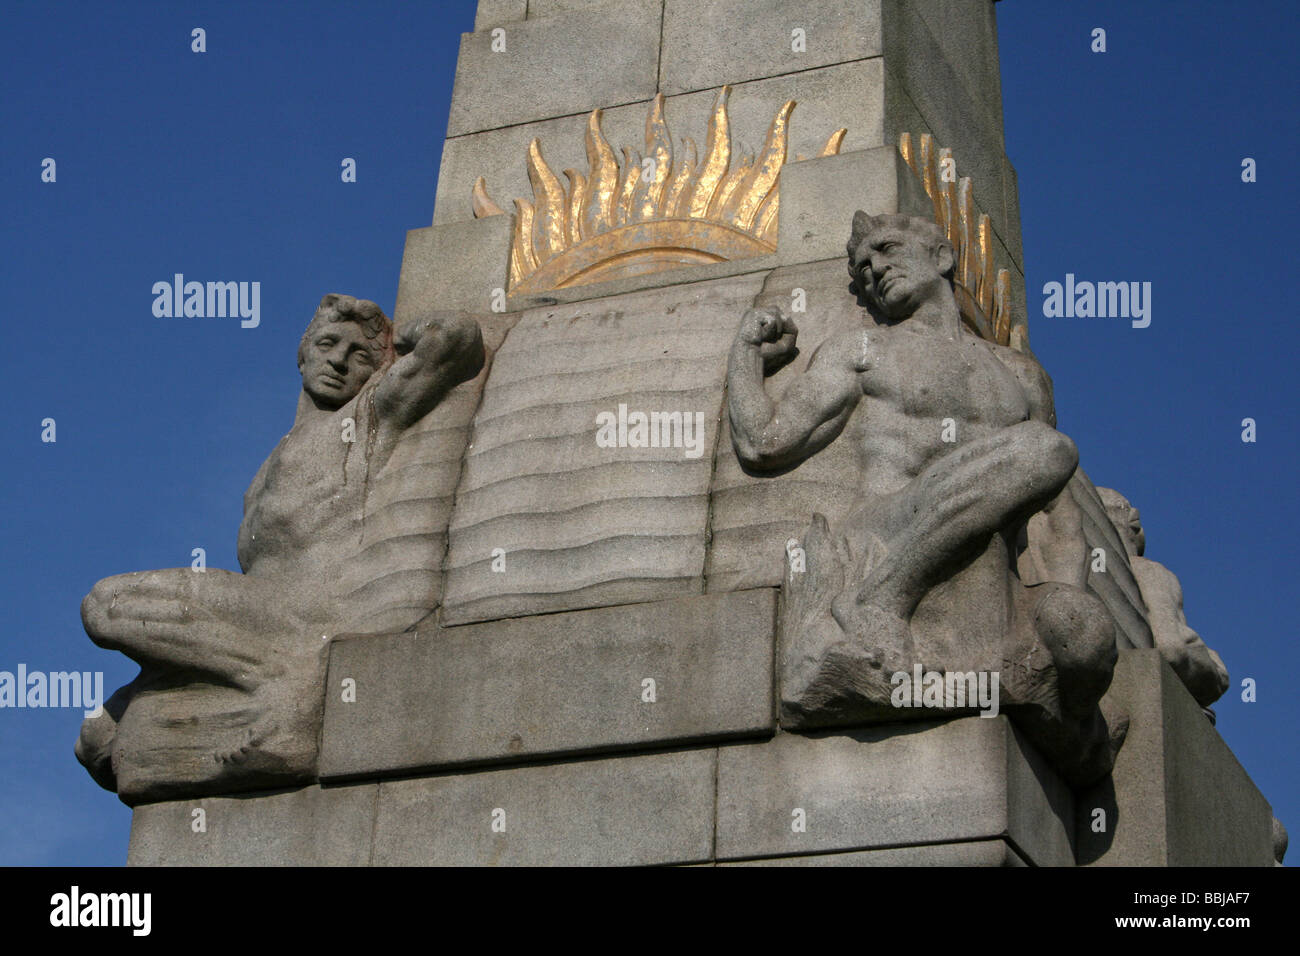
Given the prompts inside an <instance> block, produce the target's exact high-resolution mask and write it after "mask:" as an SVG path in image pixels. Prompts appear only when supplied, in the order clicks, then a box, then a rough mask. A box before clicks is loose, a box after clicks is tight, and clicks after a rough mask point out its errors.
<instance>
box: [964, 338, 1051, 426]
mask: <svg viewBox="0 0 1300 956" xmlns="http://www.w3.org/2000/svg"><path fill="white" fill-rule="evenodd" d="M981 342H982V343H983V345H984V346H985V347H986V348H988V350H989V351H990V352H992V353H993V355H994V357H995V358H997V359H998V361H1000V362H1001V363H1002V364H1003V365H1004V366H1005V367H1006V368H1007V369H1008V370H1009V371H1010V372H1011V373H1012V374H1013V375H1015V377H1016V380H1017V381H1018V382H1019V383H1020V387H1021V388H1023V389H1024V391H1025V396H1026V397H1027V398H1028V399H1029V404H1030V407H1031V408H1032V409H1033V410H1034V414H1033V417H1034V418H1035V419H1038V420H1040V421H1045V422H1048V423H1049V424H1051V425H1052V426H1053V427H1055V425H1056V401H1055V398H1054V397H1053V394H1052V377H1051V376H1050V375H1048V374H1047V369H1045V368H1043V366H1042V364H1040V363H1039V361H1038V359H1036V358H1034V357H1033V356H1032V355H1029V354H1027V353H1025V352H1021V351H1018V350H1016V349H1013V348H1010V347H1008V346H1006V345H998V344H997V343H996V342H988V341H984V340H981Z"/></svg>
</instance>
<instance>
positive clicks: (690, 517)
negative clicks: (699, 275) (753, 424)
mask: <svg viewBox="0 0 1300 956" xmlns="http://www.w3.org/2000/svg"><path fill="white" fill-rule="evenodd" d="M760 281H761V280H760V279H759V278H756V277H739V278H734V279H727V280H719V281H717V282H713V283H697V284H693V285H690V286H677V287H673V288H671V289H670V290H669V291H667V292H665V291H652V292H644V293H636V294H632V295H627V296H620V297H617V298H610V299H604V300H602V301H601V302H600V304H599V307H598V308H593V307H591V306H590V305H587V304H581V303H580V304H576V305H569V306H555V307H552V308H539V309H533V310H529V311H528V312H525V313H523V315H522V316H521V318H520V319H519V323H518V324H517V325H516V326H515V328H514V330H513V331H512V332H511V334H510V336H509V337H508V338H507V339H506V342H505V344H504V345H503V346H502V348H501V350H500V351H499V352H498V353H497V354H496V356H495V358H494V360H493V367H492V375H491V377H490V379H489V381H488V385H487V388H486V389H485V390H484V393H483V401H482V404H481V406H480V408H479V410H478V413H477V415H476V416H475V418H474V431H473V435H472V438H471V446H470V450H469V452H468V454H467V455H466V458H465V467H464V471H463V473H462V476H461V480H460V484H459V487H458V489H457V498H456V511H455V514H454V516H453V518H452V523H451V529H450V549H449V552H448V556H447V589H446V594H445V598H444V607H443V617H442V620H443V622H444V623H446V624H460V623H468V622H472V621H476V620H491V619H493V618H499V617H515V616H519V615H523V614H539V613H543V612H551V611H562V610H572V609H577V608H582V607H598V606H602V605H612V604H621V603H633V602H640V601H648V600H658V599H663V598H668V597H674V596H683V595H687V594H698V593H700V592H702V591H703V572H704V546H705V539H706V533H707V526H708V490H709V482H710V478H711V475H712V461H713V449H714V446H715V444H716V442H717V435H718V419H719V416H720V414H721V408H722V388H723V382H724V374H723V369H724V365H725V362H726V347H727V341H728V340H729V338H730V327H731V326H732V324H733V322H734V316H736V315H737V314H739V313H740V312H742V311H744V309H745V308H747V307H748V305H749V303H750V302H752V301H753V298H754V295H755V293H756V292H757V291H758V288H759V282H760ZM620 409H622V411H621V412H620ZM632 413H638V414H644V415H647V416H649V415H650V414H652V413H653V414H655V415H663V414H672V413H680V418H679V419H678V423H679V425H680V426H681V427H680V428H679V429H678V430H677V431H675V432H674V431H672V428H671V427H670V428H669V434H668V436H667V442H668V443H669V444H671V445H674V446H675V447H632V443H633V441H634V440H638V441H639V440H643V439H645V438H646V437H648V436H647V435H644V434H639V433H637V432H636V431H635V430H634V424H635V423H634V422H633V421H632V420H631V418H630V416H631V415H632ZM604 415H609V416H611V417H612V418H611V419H603V418H601V417H599V416H604ZM620 416H624V417H623V418H620ZM611 420H612V421H613V422H614V424H613V425H612V426H610V425H608V423H609V422H610V421H611ZM624 421H626V423H627V424H628V425H631V426H633V427H632V428H625V427H624V426H623V424H620V423H621V422H624ZM688 421H689V423H690V426H691V428H692V432H691V433H690V434H687V433H686V431H685V426H686V424H687V422H688ZM602 422H604V423H606V428H607V430H606V431H604V432H598V428H600V427H601V426H602ZM659 423H660V425H661V426H662V425H663V420H662V419H661V420H659ZM701 425H702V427H703V431H702V433H701V432H700V426H701ZM670 426H671V423H670ZM662 431H663V429H662V427H661V428H660V429H657V430H656V436H655V437H657V438H659V439H660V444H661V445H662V444H663V441H664V440H663V436H662ZM598 434H601V435H603V436H604V437H602V439H601V440H602V441H604V440H605V439H606V438H610V437H611V436H612V439H613V440H614V441H615V442H616V443H617V442H619V441H620V440H621V439H620V436H622V440H625V443H626V445H627V447H602V445H601V444H598V441H597V438H598ZM688 438H689V439H690V441H689V442H688V441H687V439H688ZM497 549H499V550H500V551H502V552H504V554H503V555H502V556H501V557H503V560H504V571H493V570H492V567H493V561H494V551H496V550H497Z"/></svg>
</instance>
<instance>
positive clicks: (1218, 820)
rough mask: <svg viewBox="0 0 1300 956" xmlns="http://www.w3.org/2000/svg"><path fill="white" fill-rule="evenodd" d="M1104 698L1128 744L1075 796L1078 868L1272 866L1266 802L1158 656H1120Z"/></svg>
mask: <svg viewBox="0 0 1300 956" xmlns="http://www.w3.org/2000/svg"><path fill="white" fill-rule="evenodd" d="M1107 696H1108V697H1110V698H1113V699H1115V700H1116V702H1117V703H1118V704H1119V706H1121V707H1123V708H1124V709H1125V710H1126V711H1127V712H1128V714H1129V732H1128V738H1127V739H1126V740H1125V742H1124V747H1123V749H1122V750H1120V752H1119V756H1118V757H1117V758H1116V761H1115V766H1114V769H1113V770H1112V771H1111V773H1110V775H1109V776H1107V777H1106V778H1104V779H1102V780H1101V781H1099V782H1098V783H1097V784H1095V785H1094V786H1092V787H1090V788H1087V789H1084V790H1082V791H1080V792H1079V793H1078V796H1077V799H1076V807H1077V812H1078V824H1077V828H1078V829H1077V833H1078V837H1077V839H1078V848H1079V863H1080V864H1081V865H1096V866H1271V865H1272V864H1273V862H1274V859H1275V856H1274V837H1273V812H1272V810H1271V808H1270V807H1269V805H1268V801H1267V800H1265V799H1264V797H1263V795H1262V794H1261V793H1260V792H1259V790H1258V789H1257V788H1256V787H1255V785H1254V783H1252V782H1251V779H1250V777H1249V776H1248V775H1247V773H1246V771H1245V770H1244V769H1242V766H1241V764H1240V763H1238V762H1237V758H1236V757H1235V756H1233V753H1232V751H1231V750H1230V749H1229V748H1228V745H1227V744H1226V743H1224V742H1223V738H1222V737H1220V736H1219V732H1218V731H1217V730H1215V728H1214V725H1213V724H1211V723H1210V721H1209V720H1207V719H1206V716H1205V714H1204V712H1203V711H1202V710H1201V708H1200V706H1199V705H1198V704H1197V703H1196V701H1195V700H1194V699H1193V698H1192V695H1191V694H1189V693H1188V692H1187V689H1186V688H1185V687H1184V686H1183V684H1182V681H1180V680H1179V679H1178V676H1177V675H1176V674H1174V672H1173V671H1172V670H1171V669H1170V668H1169V665H1168V664H1167V663H1165V661H1164V660H1163V659H1162V657H1161V655H1160V652H1159V651H1158V650H1155V649H1153V648H1143V649H1137V650H1125V651H1122V652H1121V654H1120V661H1119V666H1117V667H1116V669H1115V679H1114V682H1113V684H1112V686H1111V689H1110V691H1109V693H1108V695H1107ZM1098 811H1101V813H1102V814H1103V815H1102V816H1099V815H1098Z"/></svg>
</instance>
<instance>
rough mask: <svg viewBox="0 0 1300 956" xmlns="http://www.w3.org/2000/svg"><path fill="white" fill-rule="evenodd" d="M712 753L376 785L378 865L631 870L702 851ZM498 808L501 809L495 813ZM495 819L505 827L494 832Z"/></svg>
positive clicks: (707, 844)
mask: <svg viewBox="0 0 1300 956" xmlns="http://www.w3.org/2000/svg"><path fill="white" fill-rule="evenodd" d="M715 763H716V751H715V750H712V749H704V750H687V751H677V752H672V753H658V754H643V755H640V756H636V757H626V758H613V759H609V760H589V761H583V762H577V763H559V764H549V765H546V766H534V767H518V768H512V769H509V770H490V771H484V772H481V773H471V774H462V775H456V776H443V777H422V778H418V779H412V780H396V781H386V782H384V783H382V784H380V792H379V813H378V819H377V822H376V825H375V853H374V862H375V863H376V864H378V865H382V866H597V865H607V866H633V865H647V864H666V863H695V862H702V861H706V860H708V859H709V857H710V853H711V848H712V838H713V799H714V773H715V770H716V767H715ZM498 811H499V812H498ZM494 819H495V820H497V821H499V822H498V826H502V825H503V826H504V831H503V832H497V831H495V830H494V829H493V822H494Z"/></svg>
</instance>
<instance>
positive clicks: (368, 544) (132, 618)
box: [76, 295, 486, 804]
mask: <svg viewBox="0 0 1300 956" xmlns="http://www.w3.org/2000/svg"><path fill="white" fill-rule="evenodd" d="M485 365H486V356H485V350H484V344H483V336H482V334H481V331H480V328H479V325H478V323H477V322H475V321H474V320H473V319H472V318H471V317H469V316H468V315H466V314H464V313H457V312H420V313H419V314H418V317H414V318H410V319H408V320H407V321H405V322H404V323H403V324H402V325H400V326H398V327H397V328H396V329H395V330H394V328H393V326H392V323H390V322H389V320H388V318H387V316H385V315H384V314H383V312H382V311H381V310H380V309H379V307H378V306H377V305H375V303H373V302H367V301H365V300H357V299H354V298H352V297H351V296H340V295H328V296H326V297H325V298H324V299H322V300H321V305H320V307H319V308H318V309H317V311H316V313H315V315H314V316H313V318H312V321H311V323H310V324H309V326H308V328H307V331H306V333H305V334H304V335H303V339H302V342H301V344H300V346H299V349H298V368H299V371H300V373H301V375H302V381H303V390H302V392H301V393H300V396H299V400H298V414H297V417H296V419H295V421H294V427H293V429H292V430H291V431H290V432H289V434H288V435H286V436H285V437H284V438H283V439H282V440H281V441H280V444H279V445H277V446H276V448H275V450H274V451H273V452H272V453H271V456H270V457H269V458H268V459H267V460H266V462H265V463H264V464H263V465H262V467H261V469H260V470H259V471H258V473H257V475H256V476H255V477H254V479H253V482H252V485H251V486H250V487H249V490H248V492H247V494H246V495H245V496H244V520H243V523H242V525H241V526H240V533H239V561H240V565H241V567H242V568H243V570H244V572H245V573H243V574H235V573H232V572H229V571H224V570H220V569H217V568H198V567H191V568H173V569H169V570H163V571H145V572H136V573H133V574H121V575H117V576H115V577H111V578H105V579H104V580H102V581H100V582H99V583H97V584H96V585H95V587H94V589H93V590H92V591H91V592H90V594H89V595H87V597H86V599H85V601H84V602H83V603H82V620H83V622H84V624H85V627H86V633H87V634H88V635H90V638H91V639H92V640H93V641H94V642H95V643H96V644H98V645H100V646H101V647H104V648H106V649H109V650H116V651H120V652H122V653H124V654H126V655H127V656H128V657H130V658H131V659H132V660H134V661H136V662H137V663H139V664H140V666H141V673H140V675H139V676H138V677H137V678H136V679H135V680H134V681H133V682H132V683H131V684H129V685H127V686H126V687H124V688H122V689H121V690H119V691H118V692H117V693H116V694H114V695H113V697H112V698H111V699H110V700H109V702H108V703H107V705H106V706H105V708H104V712H103V713H102V714H100V715H99V716H97V717H92V718H89V719H88V720H87V721H86V722H85V724H84V725H83V727H82V732H81V736H80V739H79V740H78V742H77V747H76V753H77V757H78V759H80V760H81V762H82V763H83V764H84V765H85V766H86V768H87V769H88V770H89V771H90V773H91V775H92V776H93V777H94V778H95V780H96V781H97V782H99V783H100V784H101V785H102V786H104V787H106V788H108V789H111V790H115V791H116V792H117V793H118V795H119V797H121V799H122V800H123V801H125V802H127V803H132V804H133V803H137V802H141V801H149V800H159V799H164V798H166V797H169V796H174V795H179V794H187V795H192V794H204V793H223V792H231V791H236V790H242V789H252V788H265V787H268V786H275V785H285V784H288V783H292V782H298V781H302V780H308V779H312V778H313V776H314V774H315V763H316V751H317V739H318V736H319V733H320V719H321V705H322V693H321V690H322V681H323V678H324V674H325V656H326V653H327V651H328V641H329V638H330V637H331V636H332V635H333V634H337V633H340V632H341V631H356V630H380V631H382V630H391V629H401V628H403V627H406V626H408V625H410V624H412V623H414V622H415V621H417V620H419V619H420V618H421V617H424V616H425V615H427V614H428V612H429V610H430V609H431V608H432V607H434V606H436V600H437V590H438V583H439V580H440V576H439V570H438V563H439V560H440V557H441V546H442V528H445V520H446V519H445V515H446V508H445V507H444V506H443V503H444V502H445V496H447V495H449V494H450V490H451V487H452V483H453V482H454V480H455V477H456V474H457V473H458V472H459V467H458V465H459V458H460V455H461V453H462V451H463V448H464V434H465V422H466V420H467V418H468V413H469V412H470V411H471V410H472V407H473V405H474V404H476V399H474V398H469V397H467V395H466V393H467V392H474V391H475V386H474V384H473V383H474V381H475V379H476V378H478V377H479V376H480V374H481V373H482V372H483V371H484V369H485ZM460 386H466V387H464V388H461V389H460V392H459V393H457V389H458V387H460ZM440 404H444V405H445V406H447V407H448V408H449V409H451V410H452V414H450V415H447V416H445V417H442V416H439V415H437V413H436V411H435V409H436V408H437V406H439V405H440ZM448 419H450V420H448ZM431 426H432V427H431ZM443 462H450V463H453V467H445V466H444V467H442V469H441V471H439V465H440V464H441V463H443ZM414 473H418V475H419V481H418V483H417V485H416V487H414V488H411V487H410V483H411V480H410V476H411V475H412V474H414ZM439 479H441V490H442V491H443V495H439V493H438V492H439ZM440 522H441V524H440Z"/></svg>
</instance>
